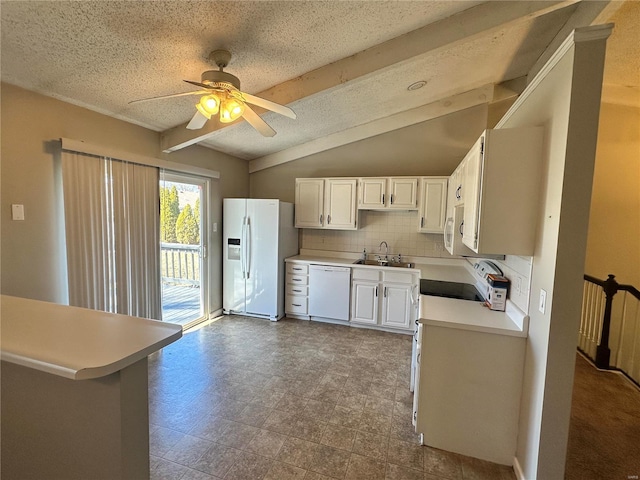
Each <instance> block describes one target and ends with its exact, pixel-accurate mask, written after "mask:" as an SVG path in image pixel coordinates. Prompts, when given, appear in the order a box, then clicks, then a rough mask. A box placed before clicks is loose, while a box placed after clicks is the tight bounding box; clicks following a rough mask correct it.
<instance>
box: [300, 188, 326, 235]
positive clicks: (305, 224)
mask: <svg viewBox="0 0 640 480" xmlns="http://www.w3.org/2000/svg"><path fill="white" fill-rule="evenodd" d="M295 202H296V215H295V217H296V222H295V226H296V227H297V228H321V227H322V226H323V224H324V179H322V178H296V193H295Z"/></svg>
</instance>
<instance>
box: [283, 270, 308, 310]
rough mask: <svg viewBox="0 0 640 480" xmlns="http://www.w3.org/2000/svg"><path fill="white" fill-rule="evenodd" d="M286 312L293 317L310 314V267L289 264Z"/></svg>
mask: <svg viewBox="0 0 640 480" xmlns="http://www.w3.org/2000/svg"><path fill="white" fill-rule="evenodd" d="M286 281H287V284H286V293H285V302H284V311H285V313H286V314H287V315H291V316H300V315H303V316H306V315H308V314H309V265H307V264H306V263H298V262H287V276H286Z"/></svg>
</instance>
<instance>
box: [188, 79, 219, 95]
mask: <svg viewBox="0 0 640 480" xmlns="http://www.w3.org/2000/svg"><path fill="white" fill-rule="evenodd" d="M183 82H186V83H190V84H191V85H195V86H196V87H201V88H206V89H207V91H206V93H209V92H210V91H211V90H212V89H213V87H212V86H211V85H207V84H206V83H200V82H194V81H193V80H183Z"/></svg>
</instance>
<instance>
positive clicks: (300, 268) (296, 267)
mask: <svg viewBox="0 0 640 480" xmlns="http://www.w3.org/2000/svg"><path fill="white" fill-rule="evenodd" d="M287 273H291V274H294V275H306V274H308V273H309V265H307V264H306V263H305V264H302V263H287Z"/></svg>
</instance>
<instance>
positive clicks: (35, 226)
mask: <svg viewBox="0 0 640 480" xmlns="http://www.w3.org/2000/svg"><path fill="white" fill-rule="evenodd" d="M0 93H1V96H2V106H1V112H0V113H1V115H2V137H1V142H2V145H1V154H2V164H1V165H0V168H1V171H0V173H1V177H2V178H1V188H2V191H1V195H2V196H1V199H2V211H1V215H0V227H1V235H2V236H1V241H2V245H1V262H2V263H1V266H2V274H1V275H2V277H1V282H2V283H1V285H0V290H1V291H2V293H3V294H7V295H16V296H22V297H27V298H34V299H38V300H46V301H53V302H60V303H64V302H65V301H66V278H65V277H64V272H65V270H66V269H65V266H64V265H63V263H64V260H63V256H62V255H61V252H63V251H64V243H63V230H64V227H63V225H62V222H61V220H60V212H59V211H58V206H59V205H58V203H57V202H56V198H57V196H58V194H59V192H57V191H56V179H55V175H56V170H55V168H54V153H55V152H56V151H57V146H58V145H59V144H58V142H56V141H55V140H56V139H58V138H60V137H67V138H72V139H75V140H84V141H86V142H89V143H93V144H97V145H105V146H110V147H112V148H114V149H118V150H124V151H127V152H131V153H135V154H140V155H146V156H150V157H163V158H166V159H169V160H172V161H176V162H183V163H189V164H192V165H197V166H201V167H206V168H209V169H212V170H218V171H219V172H220V180H219V182H214V183H218V185H217V187H218V188H217V193H218V197H220V196H246V195H247V194H248V191H249V189H248V185H249V181H248V168H247V163H246V162H245V161H244V160H239V159H235V158H234V157H230V156H228V155H224V154H221V153H218V152H215V151H213V150H210V149H207V148H203V147H198V146H195V147H190V148H188V149H185V150H182V151H180V152H177V153H173V154H169V155H161V154H160V148H159V145H160V143H159V138H160V137H159V136H160V134H159V133H158V132H154V131H151V130H148V129H145V128H142V127H139V126H136V125H133V124H130V123H127V122H124V121H122V120H117V119H114V118H111V117H107V116H105V115H101V114H99V113H96V112H93V111H90V110H87V109H84V108H81V107H77V106H75V105H71V104H68V103H65V102H61V101H59V100H55V99H53V98H49V97H45V96H42V95H39V94H36V93H33V92H29V91H27V90H23V89H21V88H18V87H14V86H12V85H8V84H5V83H3V84H2V85H1V92H0ZM214 190H216V189H214ZM214 193H215V192H214ZM13 203H17V204H23V205H24V206H25V216H26V220H25V221H12V220H11V207H10V205H11V204H13ZM216 209H217V211H218V213H217V214H216V212H215V210H216ZM220 214H221V207H220V199H219V198H218V199H217V200H216V201H215V202H214V221H216V217H215V215H217V221H218V222H219V221H220V220H219V218H220ZM220 235H221V229H218V234H217V237H216V240H217V242H218V246H217V247H216V246H215V245H214V246H213V248H212V250H211V251H220V249H219V242H220V241H221V240H220V238H221V236H220ZM214 243H215V242H214ZM214 249H215V250H214ZM220 268H221V267H220ZM211 288H212V291H213V293H214V295H213V296H214V300H215V302H218V303H220V293H221V284H220V272H217V275H214V279H213V281H212V285H211ZM215 302H214V303H215ZM212 307H215V305H212ZM218 307H221V305H218Z"/></svg>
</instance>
